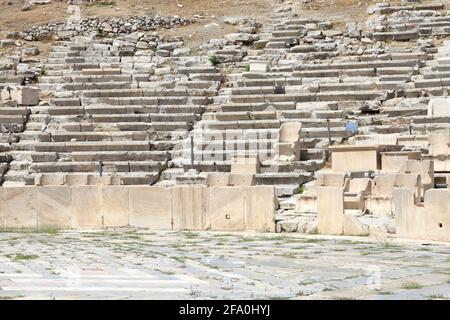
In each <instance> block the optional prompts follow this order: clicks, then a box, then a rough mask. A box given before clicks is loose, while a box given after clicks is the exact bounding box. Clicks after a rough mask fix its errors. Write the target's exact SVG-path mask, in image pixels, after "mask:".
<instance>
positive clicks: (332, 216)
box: [317, 187, 345, 235]
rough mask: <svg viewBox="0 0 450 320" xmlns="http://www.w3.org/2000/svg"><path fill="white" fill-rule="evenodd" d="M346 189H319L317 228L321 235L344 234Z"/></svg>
mask: <svg viewBox="0 0 450 320" xmlns="http://www.w3.org/2000/svg"><path fill="white" fill-rule="evenodd" d="M344 215H345V214H344V188H339V187H319V188H318V189H317V220H318V221H317V223H318V225H317V228H318V231H319V233H321V234H328V235H342V234H343V233H344Z"/></svg>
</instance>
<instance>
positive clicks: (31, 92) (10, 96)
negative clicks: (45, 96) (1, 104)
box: [1, 87, 39, 106]
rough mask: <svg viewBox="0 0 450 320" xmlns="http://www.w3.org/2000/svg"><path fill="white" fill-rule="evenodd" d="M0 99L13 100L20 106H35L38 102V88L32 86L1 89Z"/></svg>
mask: <svg viewBox="0 0 450 320" xmlns="http://www.w3.org/2000/svg"><path fill="white" fill-rule="evenodd" d="M1 100H13V101H16V102H17V104H18V105H22V106H36V105H38V104H39V89H38V88H34V87H18V88H16V87H15V88H10V89H9V90H8V89H3V90H2V92H1Z"/></svg>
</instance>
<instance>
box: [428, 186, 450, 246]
mask: <svg viewBox="0 0 450 320" xmlns="http://www.w3.org/2000/svg"><path fill="white" fill-rule="evenodd" d="M424 200H425V201H424V202H425V211H426V222H425V230H426V234H427V238H429V239H431V240H436V241H450V190H448V189H431V190H428V191H427V192H426V193H425V199H424Z"/></svg>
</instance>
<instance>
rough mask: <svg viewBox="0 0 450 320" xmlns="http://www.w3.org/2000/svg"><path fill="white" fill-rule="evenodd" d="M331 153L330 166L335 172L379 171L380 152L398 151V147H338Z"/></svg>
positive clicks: (333, 147) (331, 149) (331, 148)
mask: <svg viewBox="0 0 450 320" xmlns="http://www.w3.org/2000/svg"><path fill="white" fill-rule="evenodd" d="M328 149H329V150H330V151H331V152H332V157H331V166H332V168H333V171H335V172H352V171H371V170H372V171H376V170H381V154H380V152H381V151H389V150H392V149H393V150H396V149H397V150H398V149H399V146H387V145H386V146H385V145H339V146H332V147H329V148H328Z"/></svg>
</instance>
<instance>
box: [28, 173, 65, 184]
mask: <svg viewBox="0 0 450 320" xmlns="http://www.w3.org/2000/svg"><path fill="white" fill-rule="evenodd" d="M34 184H35V185H36V186H62V185H64V175H63V174H59V173H49V174H40V175H37V176H36V177H35V182H34Z"/></svg>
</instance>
